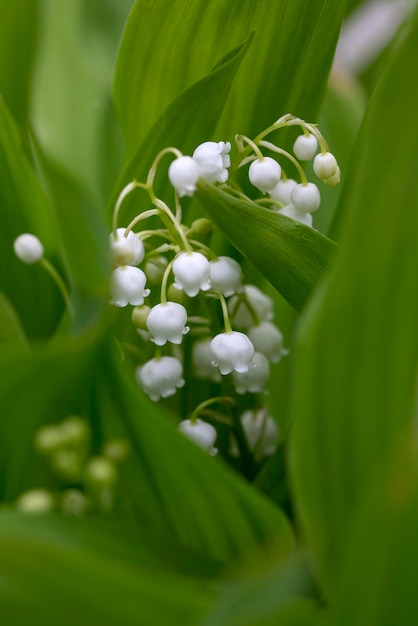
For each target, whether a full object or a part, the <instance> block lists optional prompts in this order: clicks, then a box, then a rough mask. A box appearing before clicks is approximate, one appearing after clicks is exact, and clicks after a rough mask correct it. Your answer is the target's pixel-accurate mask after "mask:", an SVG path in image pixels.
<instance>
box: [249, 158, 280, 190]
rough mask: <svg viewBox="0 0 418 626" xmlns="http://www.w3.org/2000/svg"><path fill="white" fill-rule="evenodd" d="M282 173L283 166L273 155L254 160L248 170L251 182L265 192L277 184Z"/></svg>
mask: <svg viewBox="0 0 418 626" xmlns="http://www.w3.org/2000/svg"><path fill="white" fill-rule="evenodd" d="M281 175H282V168H281V167H280V165H279V164H278V163H277V161H275V160H274V159H272V158H271V157H263V159H262V160H260V159H257V160H256V161H253V162H252V163H251V165H250V168H249V170H248V177H249V179H250V183H251V184H253V185H254V187H257V189H259V190H260V191H262V192H263V193H267V192H268V191H271V190H272V189H273V187H275V186H276V185H277V183H278V182H279V180H280V176H281Z"/></svg>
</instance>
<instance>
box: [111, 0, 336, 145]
mask: <svg viewBox="0 0 418 626" xmlns="http://www.w3.org/2000/svg"><path fill="white" fill-rule="evenodd" d="M344 6H345V3H344V2H339V3H338V4H337V5H336V3H335V2H333V1H332V0H262V1H260V2H253V1H252V0H230V1H229V2H228V4H227V5H226V4H225V2H224V1H223V0H213V1H212V2H210V3H208V2H206V1H205V0H177V2H175V3H173V2H167V1H165V0H159V1H157V2H156V1H154V0H152V1H151V0H137V2H136V3H135V5H134V7H133V9H132V12H131V14H130V16H129V19H128V22H127V25H126V29H125V33H124V36H123V39H122V42H121V47H120V51H119V56H118V61H117V67H116V75H115V83H114V99H115V104H116V109H117V111H118V113H119V119H120V122H121V125H122V127H123V129H124V133H125V137H126V141H127V152H128V155H130V154H132V152H133V150H135V149H136V147H137V146H138V144H139V142H140V141H141V140H142V139H143V138H144V136H145V134H146V133H147V132H148V130H149V129H150V127H151V125H152V124H154V123H155V121H156V120H157V119H158V117H159V116H160V115H161V113H162V112H163V111H164V109H165V108H166V107H167V106H168V105H169V103H170V102H171V101H172V100H173V99H174V98H175V97H176V96H177V95H178V94H179V93H180V92H181V91H183V90H184V89H185V88H187V87H189V86H190V85H192V84H193V83H195V82H196V81H198V80H199V79H201V78H202V77H203V76H204V75H205V74H207V73H208V72H209V70H210V68H211V67H212V66H213V65H214V63H215V62H216V60H217V59H219V58H220V57H222V55H225V54H226V53H227V52H228V51H229V50H231V49H232V48H233V47H234V46H237V45H239V44H240V43H241V42H242V41H243V40H245V39H246V38H247V37H248V36H249V34H250V33H251V32H253V31H255V37H254V42H253V45H252V47H251V50H250V51H249V53H248V55H247V57H246V59H245V61H244V63H243V67H242V71H240V72H239V76H238V80H237V83H236V84H235V85H234V87H233V89H232V92H231V96H230V98H229V101H228V104H227V106H226V110H225V113H224V117H223V123H222V125H221V128H222V132H223V133H225V132H227V133H228V134H229V133H231V129H232V132H233V133H235V132H245V133H247V134H257V133H258V132H259V131H260V130H262V129H263V128H265V127H267V126H268V125H269V124H271V123H272V122H273V121H274V120H275V119H277V118H278V117H279V116H280V115H281V114H283V113H287V112H292V113H295V114H296V115H299V116H308V117H310V116H312V115H316V112H317V108H318V105H319V103H320V101H321V98H322V94H323V89H324V86H325V82H326V78H327V75H328V70H329V67H330V65H331V61H332V56H333V53H334V47H335V43H336V39H337V35H338V31H339V27H340V23H341V20H342V17H343V15H344ZM162 80H163V83H164V88H163V89H161V84H162ZM196 110H197V107H196ZM219 130H220V129H219ZM209 138H211V135H207V136H206V137H205V138H204V139H206V140H207V139H209Z"/></svg>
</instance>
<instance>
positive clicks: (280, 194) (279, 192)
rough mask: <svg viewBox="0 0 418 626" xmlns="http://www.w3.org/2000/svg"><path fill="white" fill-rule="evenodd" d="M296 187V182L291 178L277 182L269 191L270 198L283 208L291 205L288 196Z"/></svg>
mask: <svg viewBox="0 0 418 626" xmlns="http://www.w3.org/2000/svg"><path fill="white" fill-rule="evenodd" d="M296 185H297V182H296V181H295V180H293V179H292V178H287V179H286V180H279V182H278V183H277V185H276V186H275V187H273V189H272V190H271V191H270V197H271V198H273V200H278V202H281V203H282V204H283V205H284V206H286V205H287V204H291V200H290V194H291V193H292V190H293V189H294V187H296Z"/></svg>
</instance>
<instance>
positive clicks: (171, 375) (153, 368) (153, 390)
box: [135, 356, 184, 402]
mask: <svg viewBox="0 0 418 626" xmlns="http://www.w3.org/2000/svg"><path fill="white" fill-rule="evenodd" d="M135 377H136V380H137V382H138V384H139V385H141V387H142V388H143V389H144V391H145V392H146V393H147V394H148V395H149V397H150V398H151V400H154V402H156V401H157V400H159V399H160V398H168V397H169V396H173V395H174V394H175V393H176V390H177V389H179V388H180V387H183V385H184V380H183V366H182V364H181V363H180V361H179V360H178V359H176V358H174V357H172V356H162V357H160V358H155V359H151V360H150V361H147V363H145V365H143V366H142V367H138V368H137V369H136V372H135Z"/></svg>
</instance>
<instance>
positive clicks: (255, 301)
mask: <svg viewBox="0 0 418 626" xmlns="http://www.w3.org/2000/svg"><path fill="white" fill-rule="evenodd" d="M245 298H246V299H247V300H248V302H249V304H250V306H251V308H252V309H253V311H254V313H255V315H256V317H257V320H254V319H253V317H252V316H251V313H250V311H249V309H248V306H247V304H246V303H245V301H244V302H241V303H240V304H238V302H239V297H238V296H232V298H231V299H230V300H229V301H228V311H229V313H230V314H231V315H233V323H234V326H236V327H237V328H249V327H250V326H254V325H255V324H256V323H257V321H260V322H262V321H271V320H272V319H273V318H274V302H273V300H272V298H270V297H269V296H267V295H266V294H265V293H263V292H262V291H261V289H259V288H258V287H256V286H255V285H245Z"/></svg>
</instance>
